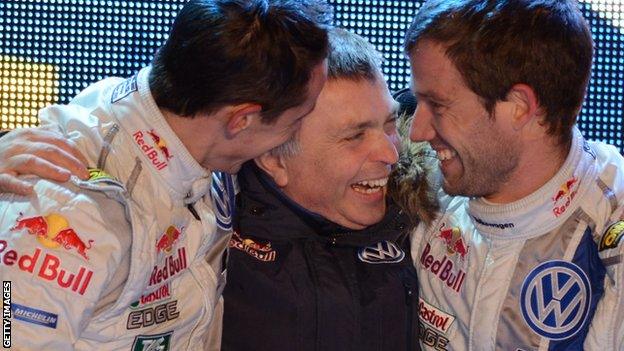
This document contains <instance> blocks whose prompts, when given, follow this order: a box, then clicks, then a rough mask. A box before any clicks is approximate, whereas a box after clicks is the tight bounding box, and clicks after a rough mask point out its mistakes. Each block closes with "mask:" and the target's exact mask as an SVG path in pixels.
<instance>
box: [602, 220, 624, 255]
mask: <svg viewBox="0 0 624 351" xmlns="http://www.w3.org/2000/svg"><path fill="white" fill-rule="evenodd" d="M623 233H624V221H618V222H615V223H613V224H611V225H610V226H609V228H607V230H606V231H605V233H604V234H603V235H602V239H601V240H600V247H599V251H604V250H607V249H613V248H616V247H617V246H618V245H619V244H620V240H622V234H623Z"/></svg>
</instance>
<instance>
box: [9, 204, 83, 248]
mask: <svg viewBox="0 0 624 351" xmlns="http://www.w3.org/2000/svg"><path fill="white" fill-rule="evenodd" d="M21 217H22V216H21V215H20V217H18V218H17V220H16V224H15V226H13V228H11V231H18V230H22V229H26V230H27V231H28V234H30V235H34V236H35V237H36V238H37V241H39V243H41V244H42V245H43V246H45V247H47V248H51V249H56V248H58V247H60V246H62V247H63V248H64V249H65V250H71V249H75V250H76V252H78V254H80V256H82V257H84V258H85V259H86V260H89V257H88V256H87V250H89V249H90V248H91V245H92V244H93V240H89V241H88V244H85V243H84V241H82V239H80V236H79V235H78V233H76V231H75V230H74V229H72V228H70V227H69V222H68V221H67V219H65V217H63V216H61V215H59V214H56V213H52V214H49V215H47V216H35V217H29V218H21Z"/></svg>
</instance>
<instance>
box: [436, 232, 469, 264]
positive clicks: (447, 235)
mask: <svg viewBox="0 0 624 351" xmlns="http://www.w3.org/2000/svg"><path fill="white" fill-rule="evenodd" d="M444 226H445V225H444V224H442V226H441V227H440V234H439V237H440V238H441V239H442V240H444V243H445V244H446V252H447V253H448V254H449V255H454V254H458V255H459V256H460V257H461V258H462V259H465V258H466V254H467V253H468V246H467V245H466V243H465V242H464V238H463V237H462V235H461V230H460V229H459V228H458V227H452V228H449V229H445V228H444Z"/></svg>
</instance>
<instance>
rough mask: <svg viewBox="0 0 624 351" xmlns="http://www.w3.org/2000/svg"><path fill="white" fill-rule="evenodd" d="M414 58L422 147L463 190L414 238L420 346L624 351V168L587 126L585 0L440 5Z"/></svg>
mask: <svg viewBox="0 0 624 351" xmlns="http://www.w3.org/2000/svg"><path fill="white" fill-rule="evenodd" d="M405 48H406V51H407V53H408V55H409V58H410V62H411V69H412V85H413V87H412V88H413V91H414V93H415V95H416V97H417V99H418V107H417V109H416V112H415V113H414V119H413V124H412V128H411V134H410V135H411V139H412V140H414V141H428V142H429V143H430V144H431V146H432V147H433V149H434V150H435V151H436V152H437V156H438V158H439V163H440V171H441V176H442V187H443V189H444V191H445V192H446V194H448V195H454V196H448V195H444V194H443V195H442V196H441V204H442V208H443V210H442V212H441V213H440V214H439V216H438V218H437V220H436V221H435V222H434V223H433V225H432V226H425V225H420V226H419V227H418V228H417V230H416V231H415V232H414V233H413V235H412V254H413V257H414V259H415V265H416V268H417V270H418V273H419V283H420V294H421V298H422V300H421V305H422V306H423V308H424V309H425V310H426V311H428V314H423V315H421V320H420V321H421V326H422V327H423V329H422V330H421V336H422V338H421V343H422V346H423V347H424V348H425V349H427V350H443V349H449V350H451V349H452V350H482V349H483V350H526V351H528V350H622V349H623V348H624V291H623V290H624V287H623V284H624V267H623V266H622V257H623V256H622V255H623V254H624V244H622V243H621V237H622V236H623V235H624V213H623V212H624V206H623V205H622V203H623V202H624V171H623V170H624V160H623V159H622V156H621V155H619V153H618V152H617V150H616V149H615V148H613V147H611V146H608V145H605V144H603V143H598V142H589V141H586V140H585V139H584V138H583V137H582V136H581V133H580V132H579V130H578V129H577V128H576V127H575V123H576V115H577V113H578V112H579V110H580V108H581V104H582V102H583V97H584V94H585V90H586V87H587V82H588V80H589V76H590V67H591V61H592V39H591V35H590V32H589V28H588V27H587V24H586V23H585V20H584V19H583V17H582V15H581V13H580V11H579V9H578V3H576V2H575V1H572V0H522V1H519V0H505V1H493V0H456V1H448V0H429V1H427V2H426V3H425V5H424V6H423V7H422V8H421V10H420V11H419V13H418V14H417V15H416V17H415V19H414V21H413V23H412V26H411V27H410V29H409V30H408V31H407V35H406V43H405ZM432 316H433V317H436V318H437V320H442V319H444V320H447V321H448V323H444V324H438V323H435V320H436V318H433V317H432Z"/></svg>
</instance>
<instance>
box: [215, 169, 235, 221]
mask: <svg viewBox="0 0 624 351" xmlns="http://www.w3.org/2000/svg"><path fill="white" fill-rule="evenodd" d="M210 195H211V196H210V198H211V200H212V206H213V208H214V209H215V210H216V211H215V217H216V219H217V226H218V227H219V228H221V229H222V230H227V231H229V230H232V217H233V216H234V205H235V204H234V201H235V198H236V193H235V190H234V180H233V179H232V176H231V175H229V174H227V173H224V172H212V184H211V186H210Z"/></svg>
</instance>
